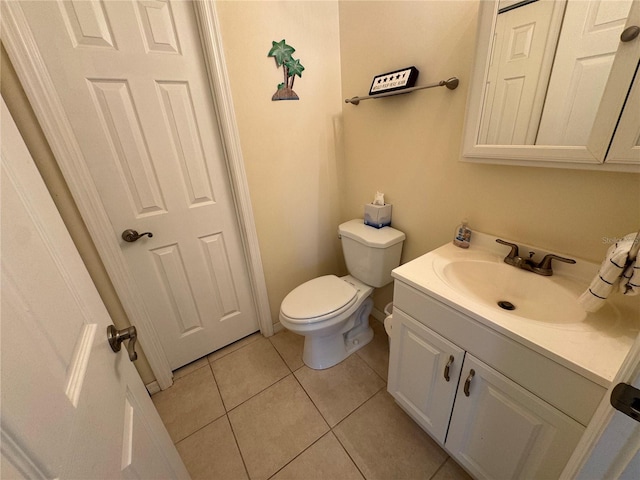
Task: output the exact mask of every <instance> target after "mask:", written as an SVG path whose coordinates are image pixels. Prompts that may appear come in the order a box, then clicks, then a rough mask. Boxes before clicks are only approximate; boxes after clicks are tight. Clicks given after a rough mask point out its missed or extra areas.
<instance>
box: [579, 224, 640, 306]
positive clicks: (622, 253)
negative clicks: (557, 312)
mask: <svg viewBox="0 0 640 480" xmlns="http://www.w3.org/2000/svg"><path fill="white" fill-rule="evenodd" d="M635 237H636V234H635V233H630V234H629V235H626V236H625V237H624V238H622V239H621V240H618V241H617V242H616V243H615V244H614V245H612V246H611V247H609V250H607V256H606V257H605V259H604V260H603V262H602V265H600V270H599V271H598V274H597V275H596V276H595V278H594V279H593V280H592V282H591V285H589V288H588V289H587V290H586V291H585V292H584V293H583V294H582V295H580V298H578V303H580V305H582V308H584V309H585V310H586V311H587V312H595V311H597V310H598V309H599V308H600V307H602V305H604V302H605V300H606V299H607V297H608V296H609V294H610V293H611V292H612V291H613V289H614V288H615V287H616V285H618V284H619V283H621V282H620V279H621V277H622V275H623V274H626V272H627V270H628V267H627V268H625V265H626V263H627V259H628V258H629V250H631V246H632V245H633V241H634V239H635ZM635 263H637V262H633V265H635ZM631 272H632V274H631V275H630V277H629V278H628V279H627V280H625V282H623V283H624V285H627V284H628V282H635V284H636V285H637V284H638V282H637V280H638V279H639V277H640V273H637V270H636V273H635V275H634V274H633V270H632V271H631ZM625 290H626V287H625ZM635 292H636V293H637V287H636V290H635ZM632 295H633V294H632Z"/></svg>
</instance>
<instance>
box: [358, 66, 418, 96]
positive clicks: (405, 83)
mask: <svg viewBox="0 0 640 480" xmlns="http://www.w3.org/2000/svg"><path fill="white" fill-rule="evenodd" d="M419 73H420V72H419V71H418V69H417V68H416V67H407V68H403V69H402V70H396V71H394V72H389V73H383V74H382V75H376V76H375V77H373V82H372V83H371V88H370V89H369V95H376V94H378V93H386V92H393V91H395V90H402V89H404V88H411V87H413V86H415V84H416V79H417V78H418V74H419Z"/></svg>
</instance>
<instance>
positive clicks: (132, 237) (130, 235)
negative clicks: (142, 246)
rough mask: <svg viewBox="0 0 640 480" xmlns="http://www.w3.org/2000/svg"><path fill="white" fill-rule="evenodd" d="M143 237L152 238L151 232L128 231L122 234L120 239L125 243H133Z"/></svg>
mask: <svg viewBox="0 0 640 480" xmlns="http://www.w3.org/2000/svg"><path fill="white" fill-rule="evenodd" d="M145 235H148V236H149V238H151V237H153V233H151V232H144V233H138V232H136V231H135V230H131V229H128V230H125V231H124V232H122V239H123V240H124V241H125V242H135V241H136V240H138V239H139V238H140V237H144V236H145Z"/></svg>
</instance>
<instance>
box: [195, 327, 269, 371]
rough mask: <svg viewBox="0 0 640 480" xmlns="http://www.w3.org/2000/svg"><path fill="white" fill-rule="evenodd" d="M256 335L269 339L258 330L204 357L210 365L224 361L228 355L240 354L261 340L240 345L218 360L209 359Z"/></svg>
mask: <svg viewBox="0 0 640 480" xmlns="http://www.w3.org/2000/svg"><path fill="white" fill-rule="evenodd" d="M256 334H260V336H261V337H262V338H267V337H265V336H264V335H262V333H261V332H260V331H259V330H258V331H257V332H253V333H250V334H249V335H246V336H244V337H242V338H239V339H238V340H236V341H235V342H232V343H230V344H229V345H226V346H224V347H222V348H220V349H218V350H214V351H213V352H211V353H208V354H206V355H205V356H204V357H206V358H207V362H208V363H209V365H211V364H212V363H215V362H217V361H218V360H220V359H222V358H224V357H226V356H227V355H231V354H232V353H235V352H239V351H240V350H242V349H243V348H245V347H248V346H249V345H251V344H253V343H254V342H257V341H259V339H256V340H253V341H252V342H248V343H246V344H244V345H240V346H239V347H238V348H236V349H235V350H230V351H229V352H227V353H225V354H224V355H221V356H219V357H218V358H216V359H215V360H209V357H210V356H211V355H214V354H215V353H216V352H220V351H222V350H224V349H226V348H229V347H231V346H232V345H235V344H236V343H238V342H242V341H244V340H246V339H247V338H249V337H252V336H254V335H256ZM204 357H202V358H204ZM196 361H197V360H196Z"/></svg>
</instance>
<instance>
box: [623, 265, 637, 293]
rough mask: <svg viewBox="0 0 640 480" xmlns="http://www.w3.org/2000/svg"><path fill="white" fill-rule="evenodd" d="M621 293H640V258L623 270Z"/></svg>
mask: <svg viewBox="0 0 640 480" xmlns="http://www.w3.org/2000/svg"><path fill="white" fill-rule="evenodd" d="M620 293H622V294H623V295H638V293H640V260H638V258H636V259H635V260H634V261H633V262H631V263H630V264H629V266H628V267H627V268H625V269H624V272H622V278H621V279H620Z"/></svg>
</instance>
